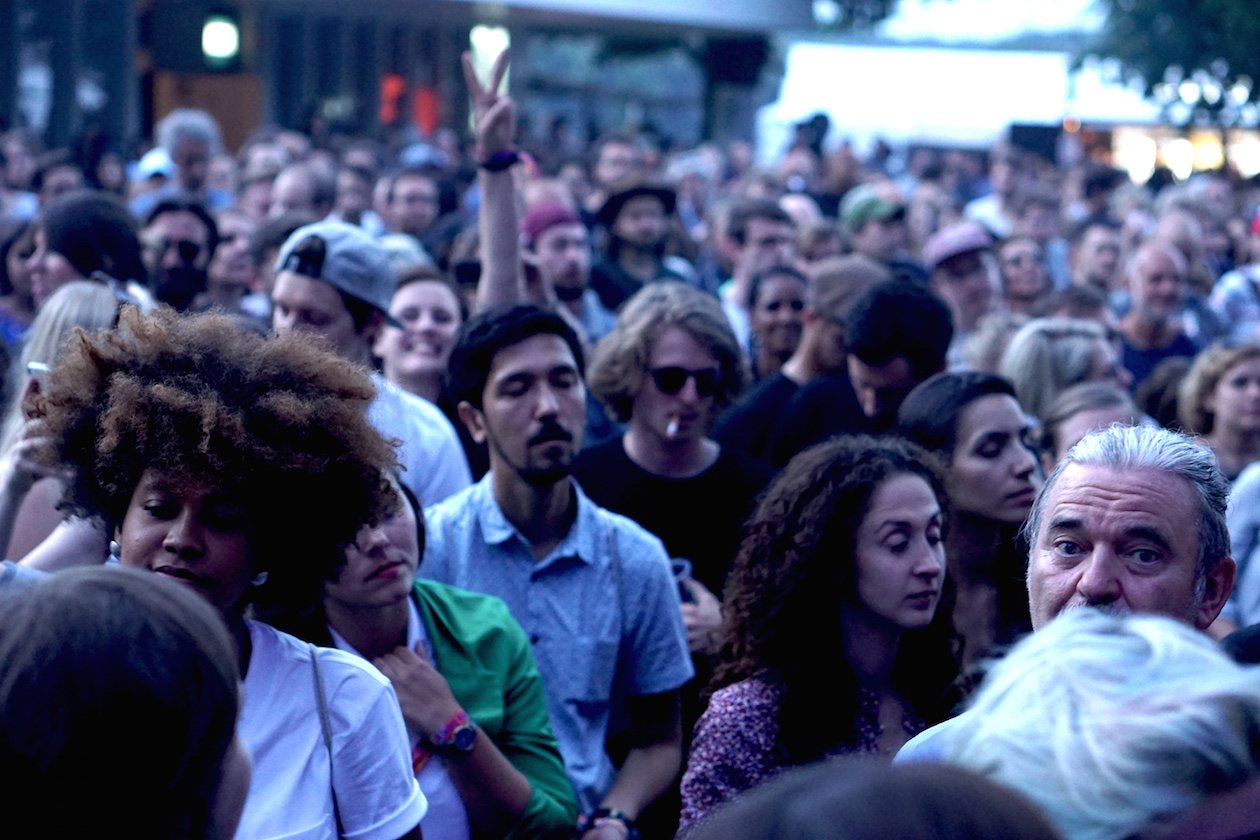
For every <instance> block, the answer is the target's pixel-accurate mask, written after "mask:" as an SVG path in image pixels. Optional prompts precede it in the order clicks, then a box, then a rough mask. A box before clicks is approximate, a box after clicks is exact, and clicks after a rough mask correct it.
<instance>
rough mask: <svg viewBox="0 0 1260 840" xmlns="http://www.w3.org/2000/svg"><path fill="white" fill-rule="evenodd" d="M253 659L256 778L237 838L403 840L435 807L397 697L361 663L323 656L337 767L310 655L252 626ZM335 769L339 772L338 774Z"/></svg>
mask: <svg viewBox="0 0 1260 840" xmlns="http://www.w3.org/2000/svg"><path fill="white" fill-rule="evenodd" d="M247 624H248V626H249V637H250V641H251V642H252V643H253V653H252V654H251V656H250V661H249V673H247V674H246V675H245V682H244V693H245V700H244V704H243V708H242V709H241V716H240V719H239V721H238V723H237V732H238V734H239V735H240V737H241V741H242V742H243V743H244V744H245V746H246V747H247V748H248V749H249V751H250V755H251V756H252V758H253V761H254V775H253V779H252V781H251V782H250V786H249V796H248V797H247V798H246V800H245V813H244V814H243V815H242V817H241V824H240V827H239V828H238V829H237V832H236V836H237V838H239V840H255V838H292V840H316V839H317V838H318V840H323V838H336V837H337V822H336V818H335V816H334V811H333V797H332V790H333V786H334V784H335V786H336V796H337V808H338V810H339V812H340V816H341V824H342V832H343V836H344V837H347V838H355V840H397V838H399V837H401V836H402V835H403V834H405V833H406V832H408V831H410V830H411V829H412V828H414V827H415V826H416V824H417V823H419V822H420V820H421V819H422V818H423V817H424V814H425V811H426V810H427V809H428V803H427V801H426V800H425V798H424V794H423V793H421V792H420V787H419V785H417V784H416V780H415V777H414V776H413V775H412V773H411V762H410V761H409V760H408V755H409V752H410V746H409V744H408V741H407V732H406V729H405V727H404V726H403V720H402V713H401V712H400V711H399V709H398V699H397V697H396V696H395V695H394V689H393V687H392V686H391V685H390V684H389V680H387V679H386V678H385V677H384V676H383V675H382V674H381V673H380V672H379V671H377V670H376V669H375V668H373V667H372V665H371V664H370V663H368V662H365V661H364V660H362V659H359V658H358V657H355V656H351V655H350V654H347V653H343V652H341V651H339V650H331V649H328V648H317V649H316V650H317V651H318V656H319V668H320V676H321V678H322V680H323V684H324V694H325V697H326V698H327V704H328V716H329V722H330V728H331V730H332V741H333V753H334V758H333V759H332V761H330V759H329V755H328V749H327V747H326V746H325V745H324V735H323V730H322V728H321V726H320V719H319V706H318V703H317V701H316V698H315V675H314V669H313V667H312V664H311V647H310V646H309V645H307V644H306V643H305V642H302V641H299V640H298V639H295V638H293V637H292V636H289V635H287V634H285V633H281V632H280V631H279V630H276V629H275V628H273V627H270V626H268V625H266V624H259V623H257V622H252V621H251V622H247ZM334 765H335V769H334Z"/></svg>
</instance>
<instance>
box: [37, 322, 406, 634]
mask: <svg viewBox="0 0 1260 840" xmlns="http://www.w3.org/2000/svg"><path fill="white" fill-rule="evenodd" d="M374 394H375V389H374V388H373V386H372V383H371V380H370V379H369V378H368V376H367V374H366V373H365V372H364V371H362V370H361V369H359V368H358V367H357V366H355V365H353V364H352V363H350V362H346V361H343V360H341V359H339V358H337V357H336V356H334V355H333V354H331V353H330V352H328V351H327V350H325V349H322V347H321V346H319V345H318V343H317V342H315V341H314V340H312V339H311V338H310V337H308V336H302V335H292V336H278V337H272V338H262V337H260V336H258V335H253V334H248V333H245V332H242V331H241V330H240V329H238V328H237V327H236V326H235V324H234V322H233V321H232V320H231V319H230V318H227V317H225V316H222V315H215V314H204V315H197V316H190V317H180V316H178V315H176V313H175V312H174V311H172V310H169V309H165V308H163V309H161V310H159V311H157V312H155V313H153V314H152V315H142V314H140V313H139V312H138V311H137V310H135V309H133V308H131V307H125V308H124V309H123V312H122V314H121V316H120V318H119V324H118V327H117V328H116V329H114V330H111V331H108V332H99V333H93V334H89V333H85V332H84V331H82V330H78V331H76V333H75V334H74V335H73V336H72V337H71V339H70V340H69V342H68V343H67V344H66V345H65V348H64V350H63V352H62V355H61V356H60V357H59V359H58V365H57V366H56V368H55V369H54V370H53V372H52V374H51V375H50V377H49V380H48V384H47V386H46V387H45V389H44V391H43V393H42V394H41V395H39V396H38V397H36V398H35V399H34V400H33V405H32V409H33V410H34V412H35V413H36V414H37V415H39V416H41V417H42V418H43V420H44V423H45V424H46V427H47V433H48V436H49V438H50V440H51V441H52V444H51V445H50V446H49V447H47V448H46V449H45V450H44V451H43V452H42V453H41V456H42V457H43V458H44V459H45V460H46V461H47V462H48V463H50V464H65V465H68V466H70V467H72V468H73V475H72V478H71V479H70V480H69V481H68V482H67V484H66V491H65V495H64V497H63V499H62V502H61V507H62V508H63V509H65V510H68V511H70V512H72V513H74V514H77V515H79V516H88V517H95V518H97V519H100V520H103V521H104V523H105V525H106V527H107V528H109V529H111V530H112V529H113V528H114V527H116V526H117V525H118V524H119V523H121V522H122V520H123V517H124V514H125V513H126V510H127V507H128V505H129V503H130V501H131V497H132V494H133V492H134V491H135V489H136V487H137V486H138V485H139V483H140V480H141V477H142V475H143V474H144V473H145V471H147V470H150V469H152V470H158V471H161V472H163V473H165V474H167V475H169V476H172V477H174V478H175V479H177V480H180V481H189V482H208V483H211V484H213V485H215V486H216V487H218V488H220V489H221V490H222V491H223V492H225V493H228V494H231V495H233V496H234V497H236V498H237V499H238V500H239V501H240V503H241V505H242V507H243V508H244V509H245V510H246V511H247V512H248V514H249V520H250V539H251V548H252V553H253V555H254V556H255V557H256V558H260V560H261V562H262V565H263V568H265V569H266V570H267V572H268V580H267V582H266V584H265V585H263V586H260V587H257V588H254V589H253V591H252V594H253V596H254V601H255V603H256V604H258V605H261V606H266V605H268V604H283V605H286V606H287V607H288V608H289V609H290V610H292V609H295V608H301V607H312V608H313V607H314V606H315V605H316V604H317V603H318V600H319V598H320V594H321V591H322V586H323V582H324V580H326V579H329V578H331V577H333V576H335V575H336V573H337V572H338V570H339V569H340V567H341V563H342V562H343V553H342V551H343V547H344V546H345V545H347V544H349V543H350V542H352V541H353V540H354V538H355V535H356V534H357V533H358V530H359V528H360V526H361V525H363V524H364V523H367V522H375V521H377V520H378V519H379V518H380V517H381V516H382V515H384V514H385V513H386V512H388V510H389V509H390V506H391V505H392V504H393V503H394V498H395V497H394V495H393V492H392V490H391V488H390V485H389V483H388V482H387V480H386V475H387V474H388V473H389V471H390V470H393V469H394V468H395V467H396V463H397V461H396V457H395V452H394V448H393V446H391V444H390V443H389V442H387V441H386V440H385V439H384V438H383V437H382V436H381V435H380V434H379V433H378V432H377V431H376V430H375V429H374V428H373V427H372V426H371V424H370V423H369V422H368V419H367V407H368V404H369V403H370V402H371V400H372V398H373V396H374Z"/></svg>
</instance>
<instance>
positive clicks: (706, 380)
mask: <svg viewBox="0 0 1260 840" xmlns="http://www.w3.org/2000/svg"><path fill="white" fill-rule="evenodd" d="M648 375H649V376H651V377H652V382H654V383H655V384H656V390H658V391H660V392H661V393H662V394H668V395H673V394H677V393H678V392H679V391H681V390H682V389H683V388H685V387H686V386H687V380H688V379H694V380H695V381H696V394H697V395H698V396H701V397H711V396H713V395H714V394H716V393H717V390H718V380H719V379H720V378H721V376H722V372H721V371H720V370H718V369H717V368H700V369H699V370H688V369H687V368H685V367H658V368H649V369H648Z"/></svg>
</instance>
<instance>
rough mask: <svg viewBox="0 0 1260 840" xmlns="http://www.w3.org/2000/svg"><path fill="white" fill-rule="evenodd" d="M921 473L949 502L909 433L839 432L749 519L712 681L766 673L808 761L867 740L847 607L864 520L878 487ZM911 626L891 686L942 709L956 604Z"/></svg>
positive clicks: (923, 710)
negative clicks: (862, 733)
mask: <svg viewBox="0 0 1260 840" xmlns="http://www.w3.org/2000/svg"><path fill="white" fill-rule="evenodd" d="M904 474H910V475H916V476H919V477H920V478H922V479H923V480H924V481H926V482H927V483H928V485H929V486H930V487H931V488H932V491H933V493H935V495H936V498H937V499H938V500H939V501H940V502H941V505H942V509H944V505H945V498H946V497H945V488H944V483H943V481H942V479H941V477H940V472H939V470H938V468H937V466H936V464H935V460H934V458H933V456H931V455H930V454H928V453H927V452H926V451H924V450H923V449H920V448H919V447H917V446H915V445H914V444H911V443H908V442H906V441H902V440H897V439H892V438H873V437H869V436H866V435H853V436H843V437H837V438H833V439H832V440H830V441H827V442H826V443H821V444H819V445H817V446H815V447H812V448H810V449H807V450H806V451H804V452H802V453H801V454H800V455H798V456H796V457H795V458H793V459H792V461H791V462H790V463H789V464H788V466H787V467H786V468H785V469H784V471H783V472H782V473H781V474H780V475H779V476H778V478H776V479H775V480H774V482H773V483H772V484H771V485H770V487H769V489H768V490H767V491H766V494H765V496H764V497H763V498H762V500H761V503H760V504H759V505H758V507H757V510H756V512H754V513H753V515H752V517H751V518H750V519H749V520H748V523H747V525H746V526H745V531H744V541H743V543H742V545H741V546H740V550H739V554H738V556H737V557H736V559H735V564H734V566H733V567H732V569H731V574H730V577H729V578H728V579H727V584H726V595H725V598H724V599H723V613H724V615H725V628H724V636H725V638H724V645H723V651H722V661H721V663H720V664H719V666H718V668H717V671H716V672H715V674H714V677H713V681H712V684H711V687H712V688H715V689H716V688H721V687H723V686H726V685H730V684H731V683H734V682H738V681H740V680H745V679H749V678H751V677H761V678H764V679H768V680H770V681H771V682H772V683H774V684H775V685H776V686H777V687H778V688H779V690H780V692H781V698H782V701H781V702H782V705H781V707H780V709H779V714H778V720H779V733H778V745H777V746H778V749H779V750H780V751H781V752H782V753H783V756H784V758H785V759H786V760H787V761H788V762H789V763H793V764H799V763H804V762H806V761H811V760H813V759H816V758H820V757H822V756H823V755H824V754H827V753H829V752H832V751H834V750H836V749H837V748H844V747H846V746H849V745H854V744H856V743H857V741H858V737H859V734H858V731H857V714H858V702H859V690H858V689H859V686H858V681H857V676H856V674H855V673H854V670H853V668H852V667H851V665H850V664H849V660H848V655H847V653H846V651H845V640H844V637H843V632H842V624H841V621H840V618H839V613H840V610H839V607H840V605H842V604H844V603H845V602H849V601H852V599H853V598H855V597H856V589H857V579H856V578H857V576H856V559H855V557H854V553H855V551H856V548H857V530H858V526H859V525H860V523H861V522H862V519H863V518H864V517H865V516H866V513H867V510H868V509H869V507H870V502H871V498H872V496H873V495H874V494H875V491H876V489H877V488H878V487H879V486H880V485H881V484H883V483H884V482H885V481H887V480H889V479H890V478H893V477H895V476H898V475H904ZM940 618H941V614H940V611H939V610H938V611H937V618H935V619H934V620H933V622H932V624H931V625H930V626H929V627H927V628H924V629H921V630H915V631H910V632H907V633H906V634H905V635H904V636H903V638H902V643H901V646H900V649H899V652H898V656H897V662H896V664H895V665H894V669H893V687H894V689H895V690H896V691H897V692H898V693H899V694H900V696H901V697H902V698H904V699H905V700H906V701H907V702H909V703H910V705H911V708H912V709H913V710H914V712H915V713H916V714H917V715H919V716H920V717H921V718H922V719H923V720H925V721H927V722H936V721H939V720H942V719H944V717H945V715H946V713H947V712H948V711H949V709H950V707H951V706H952V704H953V699H954V698H953V696H952V694H951V691H950V687H951V685H952V684H953V682H954V679H955V677H956V676H957V672H958V665H957V659H956V653H955V649H954V648H955V646H954V642H953V634H952V631H951V630H950V628H949V624H948V616H945V617H944V618H945V619H946V620H945V621H941V620H940Z"/></svg>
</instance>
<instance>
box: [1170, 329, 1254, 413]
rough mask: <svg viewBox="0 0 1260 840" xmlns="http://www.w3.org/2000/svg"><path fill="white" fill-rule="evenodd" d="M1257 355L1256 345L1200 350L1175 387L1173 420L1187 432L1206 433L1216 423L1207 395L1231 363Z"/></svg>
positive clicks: (1213, 389) (1234, 363)
mask: <svg viewBox="0 0 1260 840" xmlns="http://www.w3.org/2000/svg"><path fill="white" fill-rule="evenodd" d="M1257 358H1260V344H1240V345H1238V346H1237V347H1212V348H1209V349H1208V350H1206V351H1204V352H1203V353H1200V354H1199V356H1198V357H1197V358H1196V359H1195V360H1194V364H1193V365H1191V366H1190V372H1189V373H1187V374H1186V378H1185V379H1183V380H1181V386H1180V387H1179V388H1178V389H1177V420H1178V421H1179V422H1180V423H1181V426H1182V428H1183V429H1185V431H1186V432H1187V433H1188V434H1192V435H1207V434H1211V433H1212V429H1213V428H1214V427H1215V426H1216V413H1215V412H1213V411H1212V410H1211V409H1209V408H1208V407H1207V401H1208V397H1210V396H1211V395H1212V392H1213V391H1215V390H1216V386H1217V385H1219V384H1220V383H1221V380H1222V379H1224V378H1225V374H1226V373H1228V372H1229V369H1230V368H1232V367H1233V366H1234V365H1237V364H1240V363H1241V362H1245V361H1248V360H1250V359H1257Z"/></svg>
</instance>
